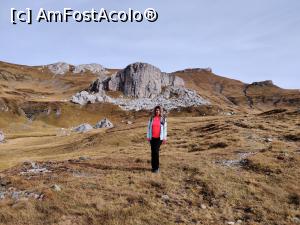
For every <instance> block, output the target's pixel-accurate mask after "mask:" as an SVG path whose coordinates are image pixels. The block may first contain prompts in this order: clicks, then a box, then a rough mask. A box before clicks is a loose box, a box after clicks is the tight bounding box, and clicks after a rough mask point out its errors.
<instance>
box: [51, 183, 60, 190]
mask: <svg viewBox="0 0 300 225" xmlns="http://www.w3.org/2000/svg"><path fill="white" fill-rule="evenodd" d="M52 189H53V190H54V191H61V187H60V186H59V185H57V184H54V185H52Z"/></svg>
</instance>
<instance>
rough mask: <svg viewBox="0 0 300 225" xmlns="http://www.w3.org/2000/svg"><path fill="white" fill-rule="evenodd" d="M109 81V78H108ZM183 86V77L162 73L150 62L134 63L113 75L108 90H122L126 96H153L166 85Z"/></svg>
mask: <svg viewBox="0 0 300 225" xmlns="http://www.w3.org/2000/svg"><path fill="white" fill-rule="evenodd" d="M106 82H107V80H106ZM169 85H172V86H175V85H178V86H183V85H184V82H183V80H182V79H181V78H179V77H175V76H174V75H171V74H167V73H162V72H161V71H160V70H159V69H158V68H156V67H155V66H152V65H150V64H148V63H133V64H130V65H128V66H127V67H126V68H125V69H123V70H121V71H119V72H118V73H116V74H115V75H113V76H112V77H111V79H110V80H109V81H108V85H105V84H103V87H105V88H106V90H112V91H121V92H123V93H124V95H125V96H128V97H135V98H153V97H155V96H158V95H159V94H160V93H161V91H162V87H164V86H169Z"/></svg>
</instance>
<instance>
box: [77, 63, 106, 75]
mask: <svg viewBox="0 0 300 225" xmlns="http://www.w3.org/2000/svg"><path fill="white" fill-rule="evenodd" d="M87 71H90V72H92V73H95V74H102V73H104V72H105V71H106V70H105V68H104V67H103V66H102V65H100V64H97V63H91V64H81V65H77V66H75V67H74V70H73V73H84V72H87Z"/></svg>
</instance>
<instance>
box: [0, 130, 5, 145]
mask: <svg viewBox="0 0 300 225" xmlns="http://www.w3.org/2000/svg"><path fill="white" fill-rule="evenodd" d="M4 139H5V136H4V133H3V132H2V131H1V130H0V143H3V142H4Z"/></svg>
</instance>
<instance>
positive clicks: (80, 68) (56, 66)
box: [45, 62, 106, 75]
mask: <svg viewBox="0 0 300 225" xmlns="http://www.w3.org/2000/svg"><path fill="white" fill-rule="evenodd" d="M45 67H47V68H48V69H49V70H50V71H51V72H52V73H54V74H55V75H64V74H65V73H67V72H73V73H74V74H78V73H84V72H87V71H90V72H92V73H94V74H104V73H105V71H106V69H105V68H104V67H103V66H102V65H100V64H96V63H91V64H81V65H77V66H72V65H70V64H68V63H65V62H57V63H53V64H49V65H46V66H45Z"/></svg>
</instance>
